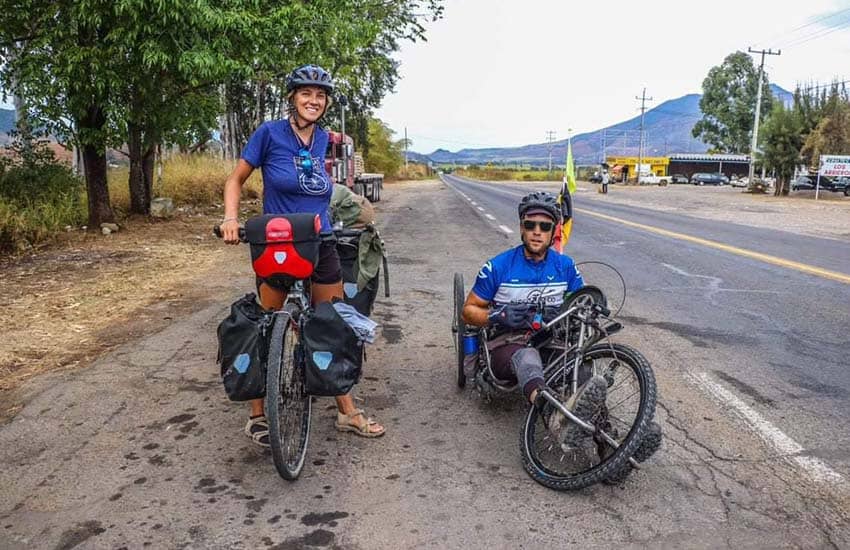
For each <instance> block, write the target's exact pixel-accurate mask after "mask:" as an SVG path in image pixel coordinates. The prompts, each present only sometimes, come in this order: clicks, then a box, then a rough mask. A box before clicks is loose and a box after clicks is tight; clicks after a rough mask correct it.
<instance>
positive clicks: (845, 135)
mask: <svg viewBox="0 0 850 550" xmlns="http://www.w3.org/2000/svg"><path fill="white" fill-rule="evenodd" d="M818 114H819V115H820V118H819V119H818V120H817V122H816V124H815V125H814V127H813V128H809V130H810V131H809V132H808V135H807V136H806V140H805V143H804V144H803V149H802V154H803V157H804V159H805V160H806V163H807V164H808V165H809V166H811V167H812V168H816V167H817V166H818V158H819V157H820V156H821V155H829V154H832V155H846V154H850V95H848V93H847V89H846V88H843V87H839V86H838V85H837V84H833V86H832V89H831V90H830V92H829V95H828V96H825V97H824V98H823V100H822V101H821V105H820V109H819V113H818Z"/></svg>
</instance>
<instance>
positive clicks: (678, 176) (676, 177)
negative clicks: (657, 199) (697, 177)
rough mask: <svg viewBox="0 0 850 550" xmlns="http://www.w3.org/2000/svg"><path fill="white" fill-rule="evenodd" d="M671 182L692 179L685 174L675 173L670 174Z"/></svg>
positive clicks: (682, 181) (685, 181) (683, 181)
mask: <svg viewBox="0 0 850 550" xmlns="http://www.w3.org/2000/svg"><path fill="white" fill-rule="evenodd" d="M670 183H690V180H689V179H688V176H686V175H684V174H673V175H672V176H670Z"/></svg>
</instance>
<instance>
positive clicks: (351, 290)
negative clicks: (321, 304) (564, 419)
mask: <svg viewBox="0 0 850 550" xmlns="http://www.w3.org/2000/svg"><path fill="white" fill-rule="evenodd" d="M342 290H343V292H345V297H346V298H354V297H355V296H357V283H343V284H342Z"/></svg>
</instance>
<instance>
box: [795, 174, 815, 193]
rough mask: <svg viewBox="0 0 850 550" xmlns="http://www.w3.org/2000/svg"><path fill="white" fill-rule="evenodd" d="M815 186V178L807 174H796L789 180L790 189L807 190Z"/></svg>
mask: <svg viewBox="0 0 850 550" xmlns="http://www.w3.org/2000/svg"><path fill="white" fill-rule="evenodd" d="M814 188H815V180H814V179H813V178H811V177H809V176H797V179H795V180H794V181H792V182H791V191H809V190H812V189H814Z"/></svg>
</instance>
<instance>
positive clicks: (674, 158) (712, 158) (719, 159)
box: [667, 153, 750, 178]
mask: <svg viewBox="0 0 850 550" xmlns="http://www.w3.org/2000/svg"><path fill="white" fill-rule="evenodd" d="M667 170H668V174H669V175H671V176H672V175H676V174H682V175H684V176H687V177H688V178H690V177H691V176H693V175H694V174H696V173H697V172H709V173H717V174H725V175H727V176H729V177H732V176H746V175H748V174H749V170H750V156H749V155H709V154H694V153H679V154H675V155H670V164H669V165H668V167H667Z"/></svg>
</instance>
